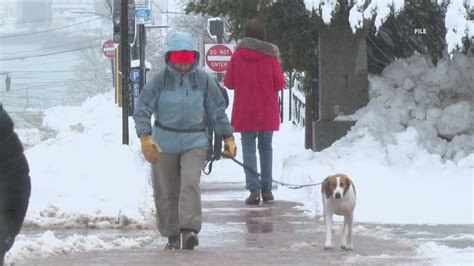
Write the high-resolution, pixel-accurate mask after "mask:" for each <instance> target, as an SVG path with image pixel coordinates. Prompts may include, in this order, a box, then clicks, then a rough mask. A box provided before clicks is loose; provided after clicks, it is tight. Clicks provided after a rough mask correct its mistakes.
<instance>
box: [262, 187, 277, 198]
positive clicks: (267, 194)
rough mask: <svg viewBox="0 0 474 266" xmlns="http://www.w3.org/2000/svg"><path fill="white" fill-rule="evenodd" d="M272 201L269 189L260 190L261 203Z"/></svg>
mask: <svg viewBox="0 0 474 266" xmlns="http://www.w3.org/2000/svg"><path fill="white" fill-rule="evenodd" d="M273 199H274V197H273V193H272V191H271V190H270V189H269V190H262V200H263V201H270V200H273Z"/></svg>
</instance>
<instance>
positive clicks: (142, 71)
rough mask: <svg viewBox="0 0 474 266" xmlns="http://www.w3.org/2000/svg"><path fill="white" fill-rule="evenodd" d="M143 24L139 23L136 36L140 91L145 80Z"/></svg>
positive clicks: (143, 86)
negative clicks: (137, 37)
mask: <svg viewBox="0 0 474 266" xmlns="http://www.w3.org/2000/svg"><path fill="white" fill-rule="evenodd" d="M145 34H146V33H145V25H144V24H140V25H139V28H138V36H139V37H140V38H139V39H138V43H139V45H140V87H139V88H140V89H139V90H140V92H141V91H142V90H143V89H144V88H145V82H146V80H145V79H146V65H145V43H146V39H145V38H146V37H145Z"/></svg>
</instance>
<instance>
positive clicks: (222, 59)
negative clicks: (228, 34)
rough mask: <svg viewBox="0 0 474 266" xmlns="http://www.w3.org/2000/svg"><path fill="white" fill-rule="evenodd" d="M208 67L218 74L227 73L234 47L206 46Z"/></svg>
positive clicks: (222, 45)
mask: <svg viewBox="0 0 474 266" xmlns="http://www.w3.org/2000/svg"><path fill="white" fill-rule="evenodd" d="M205 48H206V65H207V67H208V68H209V69H211V70H212V71H213V72H216V73H222V72H225V71H226V69H227V63H228V62H229V61H230V58H231V56H232V53H233V51H234V46H233V45H230V44H206V47H205Z"/></svg>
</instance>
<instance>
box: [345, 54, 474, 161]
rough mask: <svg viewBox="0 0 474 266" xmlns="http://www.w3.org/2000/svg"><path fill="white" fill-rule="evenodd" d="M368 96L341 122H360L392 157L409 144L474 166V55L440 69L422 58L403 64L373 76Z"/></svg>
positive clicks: (458, 58)
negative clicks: (364, 102)
mask: <svg viewBox="0 0 474 266" xmlns="http://www.w3.org/2000/svg"><path fill="white" fill-rule="evenodd" d="M369 94H370V96H369V98H370V102H369V104H368V105H367V106H366V107H364V108H362V109H360V110H358V111H357V112H356V113H355V114H354V115H350V116H341V117H338V118H337V120H357V124H356V127H355V129H356V131H358V130H361V129H362V128H363V129H364V130H367V133H370V134H371V135H372V136H374V137H375V138H376V139H377V141H380V142H381V143H382V144H383V145H386V146H388V153H389V155H394V153H397V150H396V147H395V146H393V145H397V144H402V143H405V144H409V145H411V146H412V147H413V149H414V150H417V151H424V150H426V151H428V152H429V153H432V154H438V155H440V156H441V158H443V159H444V160H453V161H455V162H457V163H460V164H467V165H471V166H474V157H473V155H472V154H473V153H474V57H467V56H465V55H462V54H459V55H457V56H456V57H455V58H453V59H452V60H448V59H443V60H441V61H440V62H439V64H438V66H437V67H433V66H429V65H428V64H427V63H426V61H425V58H424V57H423V56H413V57H411V58H409V59H406V60H398V61H396V62H394V63H393V64H391V65H390V66H388V67H387V68H386V69H385V70H384V72H383V73H382V76H375V77H371V78H370V87H369ZM395 156H396V155H395ZM466 157H468V158H466ZM463 159H464V160H463Z"/></svg>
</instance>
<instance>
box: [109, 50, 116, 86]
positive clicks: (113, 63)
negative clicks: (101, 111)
mask: <svg viewBox="0 0 474 266" xmlns="http://www.w3.org/2000/svg"><path fill="white" fill-rule="evenodd" d="M114 50H115V48H114ZM114 57H115V55H114ZM110 66H111V68H112V88H114V89H115V91H117V88H115V78H116V77H115V62H114V59H110Z"/></svg>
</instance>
